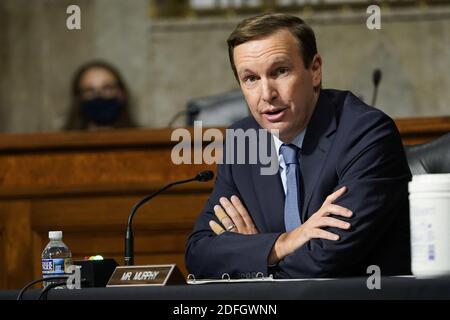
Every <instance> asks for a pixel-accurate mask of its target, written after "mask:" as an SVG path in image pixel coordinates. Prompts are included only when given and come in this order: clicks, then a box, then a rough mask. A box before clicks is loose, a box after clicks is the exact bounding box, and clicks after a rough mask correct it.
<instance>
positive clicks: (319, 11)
mask: <svg viewBox="0 0 450 320" xmlns="http://www.w3.org/2000/svg"><path fill="white" fill-rule="evenodd" d="M374 3H375V4H378V5H379V6H380V8H381V29H379V30H369V29H368V28H367V26H366V20H367V18H368V17H369V14H368V13H366V9H367V6H368V5H369V4H374ZM73 4H75V5H78V6H79V7H80V10H81V29H80V30H68V28H67V27H66V20H67V18H68V17H69V16H70V14H68V13H66V9H67V7H68V6H69V5H73ZM268 10H271V11H280V12H290V13H292V14H296V15H298V16H300V17H302V18H303V19H304V20H306V22H307V23H309V24H311V25H312V27H313V29H314V30H315V32H316V37H317V42H318V48H319V52H320V53H321V55H322V57H323V60H324V72H323V78H324V79H323V87H324V88H339V89H350V90H352V91H353V92H354V93H355V94H357V95H358V96H360V97H362V98H363V99H364V100H365V101H366V102H369V103H370V101H371V99H372V93H373V79H372V76H373V72H374V70H375V69H380V70H381V72H382V78H381V82H380V85H379V90H378V98H377V103H376V106H377V107H379V108H380V109H382V110H384V111H385V112H386V113H388V114H389V115H390V116H392V117H395V118H398V117H422V116H442V115H448V114H449V113H450V108H449V105H448V101H450V90H449V89H450V73H449V70H450V1H432V0H422V1H375V2H373V1H370V2H369V1H362V0H353V1H351V0H343V1H339V0H322V1H321V0H316V1H306V0H305V1H297V0H269V1H268V0H248V1H246V0H228V1H227V0H168V1H162V0H128V1H123V0H67V1H66V0H33V1H30V0H0V130H1V131H3V132H43V131H44V132H46V131H59V130H62V128H63V127H64V124H65V122H66V121H67V117H68V116H69V115H68V114H69V108H70V104H71V81H72V78H73V75H74V73H75V72H76V70H77V69H78V68H79V67H80V66H81V65H83V64H84V63H86V62H88V61H91V60H94V59H101V60H104V61H107V62H109V63H110V64H112V65H113V66H115V67H116V68H117V69H118V70H119V71H120V73H121V74H122V76H123V78H124V81H125V82H126V84H127V86H128V88H129V90H130V101H132V106H131V110H130V113H131V116H132V118H133V119H134V122H135V123H136V125H137V126H139V127H145V128H162V127H167V126H168V124H169V123H170V122H172V123H174V124H176V125H184V124H185V123H186V119H185V117H184V116H183V115H181V116H180V117H178V118H176V119H174V116H175V115H176V114H177V113H179V112H181V111H183V110H185V109H186V107H187V106H188V104H189V101H192V100H193V99H197V98H203V97H210V96H216V95H222V94H224V93H227V92H229V91H232V90H235V89H238V86H237V83H236V81H235V79H234V77H233V74H232V72H231V69H230V66H229V62H228V57H227V49H226V39H227V36H228V35H229V33H230V32H231V31H232V29H233V28H234V27H235V25H236V23H237V22H239V21H240V20H241V19H242V18H243V17H245V16H248V15H254V14H256V13H261V12H264V11H268ZM171 120H172V121H171Z"/></svg>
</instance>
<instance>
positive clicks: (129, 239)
mask: <svg viewBox="0 0 450 320" xmlns="http://www.w3.org/2000/svg"><path fill="white" fill-rule="evenodd" d="M212 178H214V172H212V171H210V170H205V171H201V172H199V173H198V174H197V175H196V176H195V177H193V178H190V179H186V180H179V181H175V182H172V183H169V184H168V185H166V186H165V187H164V188H162V189H159V190H158V191H155V192H154V193H152V194H150V195H148V196H146V197H144V198H143V199H141V200H139V201H138V202H137V203H136V204H135V205H134V206H133V208H132V209H131V213H130V215H129V216H128V223H127V230H126V232H125V265H126V266H132V265H134V236H133V228H132V224H133V218H134V215H135V214H136V211H137V209H139V207H140V206H142V205H143V204H144V203H146V202H147V201H149V200H150V199H152V198H153V197H155V196H156V195H158V194H160V193H161V192H163V191H165V190H167V189H169V188H170V187H172V186H175V185H177V184H183V183H187V182H191V181H200V182H206V181H209V180H211V179H212Z"/></svg>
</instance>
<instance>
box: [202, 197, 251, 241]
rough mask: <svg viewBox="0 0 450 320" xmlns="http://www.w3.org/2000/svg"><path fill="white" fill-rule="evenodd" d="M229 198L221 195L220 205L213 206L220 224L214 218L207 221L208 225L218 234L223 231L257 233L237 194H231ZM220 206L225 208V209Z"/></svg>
mask: <svg viewBox="0 0 450 320" xmlns="http://www.w3.org/2000/svg"><path fill="white" fill-rule="evenodd" d="M230 200H231V201H230ZM230 200H228V199H227V198H225V197H222V198H220V200H219V201H220V204H221V206H220V205H216V206H214V213H215V214H216V217H217V219H219V221H220V223H221V224H222V225H220V224H218V223H217V222H215V221H214V220H211V221H209V226H210V227H211V229H212V230H213V231H214V232H215V233H216V234H218V235H219V234H222V233H223V232H225V231H231V232H236V233H241V234H256V233H258V230H257V229H256V227H255V224H254V223H253V220H252V218H251V217H250V215H249V214H248V211H247V209H245V207H244V205H243V204H242V202H241V200H239V198H238V197H237V196H232V197H231V198H230ZM222 207H223V208H225V211H224V209H222ZM222 226H223V227H222Z"/></svg>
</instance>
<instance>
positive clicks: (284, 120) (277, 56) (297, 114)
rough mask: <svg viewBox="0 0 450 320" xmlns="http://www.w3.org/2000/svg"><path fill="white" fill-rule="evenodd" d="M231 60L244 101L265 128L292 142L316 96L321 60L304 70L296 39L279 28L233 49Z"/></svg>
mask: <svg viewBox="0 0 450 320" xmlns="http://www.w3.org/2000/svg"><path fill="white" fill-rule="evenodd" d="M233 56H234V63H235V65H236V70H237V74H238V78H239V83H240V85H241V88H242V91H243V93H244V96H245V99H246V100H247V104H248V106H249V108H250V111H251V113H252V115H253V117H254V118H255V119H256V121H257V122H258V123H259V124H260V126H261V127H263V128H265V129H267V130H269V131H270V130H273V129H278V130H279V133H280V139H281V140H282V141H285V142H289V141H291V140H292V139H293V138H294V137H295V136H296V135H297V134H299V133H300V132H301V131H302V130H303V129H305V127H306V125H307V124H308V121H309V119H310V118H311V115H312V112H313V110H314V107H315V105H316V102H317V99H318V96H319V87H320V82H321V66H322V60H321V58H320V56H319V55H318V54H317V55H316V56H315V57H314V59H313V62H312V63H311V66H310V67H309V68H308V69H306V68H305V65H304V63H303V59H302V57H301V55H300V52H299V47H298V42H297V39H296V38H295V37H294V36H293V35H292V34H291V33H290V32H289V31H288V30H287V29H281V30H279V31H277V32H275V33H273V34H272V35H270V36H267V37H263V38H259V39H255V40H251V41H248V42H245V43H243V44H240V45H238V46H236V47H235V48H234V52H233Z"/></svg>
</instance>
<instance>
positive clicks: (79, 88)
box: [64, 61, 136, 130]
mask: <svg viewBox="0 0 450 320" xmlns="http://www.w3.org/2000/svg"><path fill="white" fill-rule="evenodd" d="M135 126H136V125H135V124H134V123H133V121H132V119H131V116H130V112H129V92H128V89H127V87H126V85H125V83H124V82H123V80H122V77H121V75H120V73H119V72H118V71H117V69H116V68H114V67H113V66H112V65H110V64H108V63H106V62H103V61H91V62H88V63H86V64H84V65H82V66H81V67H80V68H79V69H78V71H77V72H76V73H75V76H74V78H73V81H72V105H71V109H70V113H69V118H68V120H67V122H66V125H65V126H64V129H65V130H101V129H111V128H131V127H135Z"/></svg>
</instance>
